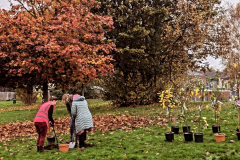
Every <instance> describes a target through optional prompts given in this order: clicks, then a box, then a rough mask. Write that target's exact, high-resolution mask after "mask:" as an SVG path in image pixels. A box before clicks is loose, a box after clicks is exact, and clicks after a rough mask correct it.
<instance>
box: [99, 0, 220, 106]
mask: <svg viewBox="0 0 240 160" xmlns="http://www.w3.org/2000/svg"><path fill="white" fill-rule="evenodd" d="M100 3H101V8H100V9H99V10H98V12H100V13H102V14H105V15H111V16H113V20H114V27H115V29H114V30H113V31H112V32H109V33H108V34H107V36H106V39H107V40H113V41H114V42H115V44H116V46H117V51H116V52H113V57H114V59H115V62H114V65H115V70H116V72H115V75H114V76H112V77H108V79H106V80H105V82H106V84H107V90H108V92H109V94H108V96H109V98H111V99H113V100H115V102H116V103H117V104H120V105H121V106H128V105H133V104H150V103H153V102H154V101H156V100H157V92H158V91H159V90H161V89H163V88H164V87H165V85H166V84H168V82H171V83H172V84H173V85H177V81H176V80H177V78H178V77H179V76H181V74H182V73H186V70H188V69H189V68H193V67H195V66H196V64H197V63H196V62H198V61H197V60H198V59H201V58H206V57H207V55H209V54H213V52H211V51H213V48H214V47H215V46H216V45H211V47H209V46H210V45H209V46H208V45H206V44H209V43H208V42H209V41H210V40H209V39H208V38H209V37H211V36H212V35H213V34H212V35H211V32H210V30H211V31H212V27H211V25H214V23H215V21H214V20H216V19H213V17H214V16H216V15H217V12H216V9H217V7H216V4H219V3H220V1H218V0H212V1H205V0H196V1H192V0H101V1H100ZM209 51H210V52H209Z"/></svg>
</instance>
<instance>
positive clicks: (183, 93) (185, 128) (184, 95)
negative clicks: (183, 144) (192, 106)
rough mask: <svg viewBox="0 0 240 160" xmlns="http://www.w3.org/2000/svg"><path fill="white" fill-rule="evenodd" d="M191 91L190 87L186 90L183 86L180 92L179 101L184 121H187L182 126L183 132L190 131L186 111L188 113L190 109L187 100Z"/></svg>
mask: <svg viewBox="0 0 240 160" xmlns="http://www.w3.org/2000/svg"><path fill="white" fill-rule="evenodd" d="M189 91H190V87H186V89H185V90H184V89H183V88H181V90H180V92H179V96H180V98H179V99H180V100H179V102H180V104H181V106H182V117H183V118H184V122H185V125H184V126H182V129H183V133H184V132H190V126H189V125H188V119H187V115H186V113H187V112H186V111H187V110H188V109H187V107H186V102H187V101H188V96H189V94H188V93H189Z"/></svg>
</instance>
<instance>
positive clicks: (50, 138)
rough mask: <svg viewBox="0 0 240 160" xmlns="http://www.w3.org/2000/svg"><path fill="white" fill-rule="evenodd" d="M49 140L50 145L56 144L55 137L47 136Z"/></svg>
mask: <svg viewBox="0 0 240 160" xmlns="http://www.w3.org/2000/svg"><path fill="white" fill-rule="evenodd" d="M47 141H48V144H49V145H53V144H55V137H47Z"/></svg>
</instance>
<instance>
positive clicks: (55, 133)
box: [52, 126, 58, 144]
mask: <svg viewBox="0 0 240 160" xmlns="http://www.w3.org/2000/svg"><path fill="white" fill-rule="evenodd" d="M52 128H53V132H54V135H55V138H56V139H57V144H58V138H57V135H56V132H55V129H54V126H52Z"/></svg>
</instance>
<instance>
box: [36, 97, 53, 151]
mask: <svg viewBox="0 0 240 160" xmlns="http://www.w3.org/2000/svg"><path fill="white" fill-rule="evenodd" d="M56 103H57V97H54V96H51V97H50V101H48V102H46V103H44V104H42V106H41V107H40V109H39V111H38V112H37V115H36V117H35V118H34V121H33V122H34V125H35V127H36V130H37V133H38V139H37V151H38V152H43V151H44V141H45V138H46V135H47V128H48V125H49V122H50V124H51V125H52V126H54V120H53V118H52V114H53V110H54V109H55V105H56Z"/></svg>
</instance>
